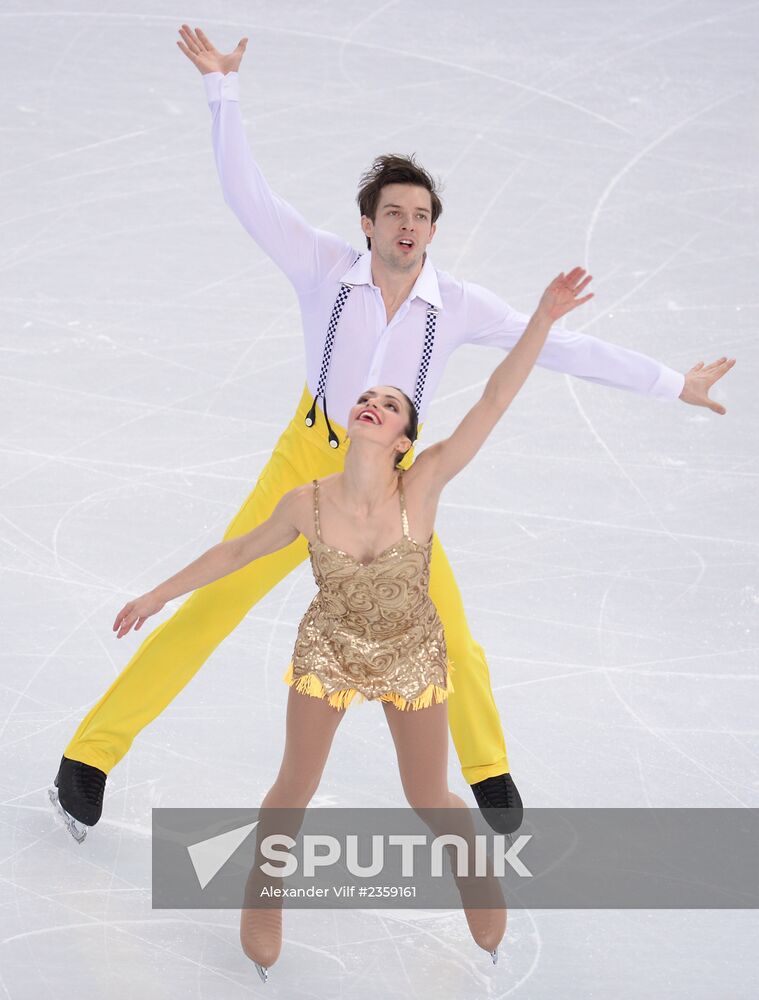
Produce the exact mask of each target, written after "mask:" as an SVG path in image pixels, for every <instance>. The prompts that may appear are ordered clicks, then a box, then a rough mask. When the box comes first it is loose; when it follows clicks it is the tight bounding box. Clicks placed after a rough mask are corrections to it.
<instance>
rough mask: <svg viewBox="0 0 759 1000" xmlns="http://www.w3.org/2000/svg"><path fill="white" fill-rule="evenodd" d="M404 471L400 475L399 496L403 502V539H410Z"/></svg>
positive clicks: (401, 470) (400, 471)
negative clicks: (404, 489)
mask: <svg viewBox="0 0 759 1000" xmlns="http://www.w3.org/2000/svg"><path fill="white" fill-rule="evenodd" d="M404 471H405V470H404V469H400V470H399V473H398V496H399V497H400V501H401V524H402V525H403V537H404V538H410V537H411V536H410V534H409V530H408V515H407V514H406V494H405V493H404V492H403V473H404Z"/></svg>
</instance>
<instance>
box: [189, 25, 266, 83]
mask: <svg viewBox="0 0 759 1000" xmlns="http://www.w3.org/2000/svg"><path fill="white" fill-rule="evenodd" d="M179 34H180V35H181V36H182V38H183V39H184V42H177V45H178V46H179V48H180V49H181V50H182V52H184V54H185V55H186V56H187V58H188V59H189V60H191V61H192V62H194V63H195V65H196V66H197V67H198V69H199V70H200V72H201V73H202V74H203V75H204V76H205V74H206V73H236V72H237V70H238V69H239V68H240V63H241V62H242V57H243V56H244V55H245V48H246V46H247V44H248V39H247V38H241V39H240V41H239V42H238V43H237V48H236V49H234V50H233V51H232V52H230V53H229V54H228V55H224V54H223V53H222V52H219V51H217V50H216V49H215V48H214V47H213V45H211V43H210V41H209V40H208V38H207V37H206V36H205V35H204V34H203V32H202V31H201V30H200V28H196V29H195V31H193V30H192V28H191V27H189V25H187V24H183V25H182V27H181V28H180V29H179Z"/></svg>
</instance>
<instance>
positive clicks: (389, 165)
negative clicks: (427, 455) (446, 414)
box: [356, 153, 443, 399]
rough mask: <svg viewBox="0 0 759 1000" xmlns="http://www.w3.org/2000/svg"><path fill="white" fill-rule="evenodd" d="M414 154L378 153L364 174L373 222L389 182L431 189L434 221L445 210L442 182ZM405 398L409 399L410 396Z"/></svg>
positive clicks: (361, 196)
mask: <svg viewBox="0 0 759 1000" xmlns="http://www.w3.org/2000/svg"><path fill="white" fill-rule="evenodd" d="M414 155H415V154H414V153H412V154H411V156H401V155H400V154H398V153H386V154H385V155H384V156H378V157H377V159H376V160H375V161H374V163H373V164H372V165H371V167H370V168H369V169H368V170H367V171H366V173H365V174H364V175H363V176H362V177H361V180H360V181H359V182H358V183H359V188H358V194H357V195H356V201H357V202H358V207H359V210H360V211H361V214H362V215H365V216H366V217H367V219H371V220H372V222H374V219H375V216H376V214H377V204H378V202H379V197H380V192H381V191H382V188H383V187H385V185H386V184H415V185H417V186H418V187H423V188H426V189H427V190H428V191H429V193H430V199H431V200H432V222H433V223H435V222H437V220H438V218H439V217H440V214H441V212H442V211H443V203H442V202H441V201H440V198H439V196H438V190H439V184H437V183H436V182H435V179H434V177H433V176H432V174H429V173H428V172H427V171H426V170H425V169H424V167H422V166H420V164H418V163H417V162H416V160H415V159H414ZM366 245H367V247H368V248H369V249H370V250H371V248H372V241H371V239H370V238H369V237H368V236H367V237H366ZM406 398H407V399H408V396H407V397H406Z"/></svg>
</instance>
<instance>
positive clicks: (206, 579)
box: [113, 267, 592, 981]
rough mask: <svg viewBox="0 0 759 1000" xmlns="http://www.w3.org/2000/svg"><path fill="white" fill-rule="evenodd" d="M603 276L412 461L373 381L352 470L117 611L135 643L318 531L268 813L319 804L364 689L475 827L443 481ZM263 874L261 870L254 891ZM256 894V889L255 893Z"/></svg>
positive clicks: (574, 292) (273, 924)
mask: <svg viewBox="0 0 759 1000" xmlns="http://www.w3.org/2000/svg"><path fill="white" fill-rule="evenodd" d="M590 280H591V276H590V275H586V273H585V271H584V270H583V269H582V268H579V267H576V268H574V269H573V270H572V271H570V272H569V274H567V275H565V274H564V273H562V274H560V275H559V276H558V277H556V278H555V279H554V280H553V281H552V282H551V284H550V285H549V286H548V288H547V289H546V290H545V292H544V293H543V295H542V297H541V299H540V303H539V305H538V308H537V309H536V311H535V312H534V314H533V315H532V317H531V318H530V321H529V323H528V325H527V327H526V329H525V331H524V333H523V334H522V336H521V338H520V339H519V341H518V342H517V344H516V345H515V346H514V347H513V348H512V350H511V351H510V352H509V354H508V355H507V356H506V357H505V359H504V360H503V361H502V362H501V363H500V364H499V365H498V367H497V368H496V369H495V371H494V372H493V374H492V375H491V376H490V379H489V381H488V383H487V385H486V387H485V390H484V392H483V395H482V398H481V399H480V400H479V402H478V403H476V404H475V405H474V406H473V407H472V408H471V410H470V411H469V412H468V413H467V414H466V416H465V417H464V419H463V420H462V421H461V423H460V424H459V425H458V427H457V428H456V430H455V431H454V432H453V434H451V436H450V437H449V438H447V439H446V440H444V441H440V442H438V443H436V444H434V445H432V446H430V447H429V448H426V449H425V450H424V451H423V452H421V454H419V455H418V457H417V458H416V459H415V461H414V462H413V463H412V465H411V467H410V468H409V469H408V470H407V471H405V472H404V470H403V469H399V468H398V462H399V461H400V460H401V459H402V457H403V455H404V454H405V452H406V451H407V450H408V449H409V448H411V446H412V444H413V442H414V439H415V437H416V425H417V415H416V412H415V409H414V406H413V403H412V402H411V400H409V398H408V397H407V396H406V394H405V393H404V392H402V391H400V390H399V389H397V388H395V387H393V386H375V387H373V388H372V389H369V390H367V391H366V392H364V393H363V394H362V395H361V396H360V397H359V399H358V400H357V402H356V405H355V406H354V407H353V408H352V409H351V412H350V419H349V423H348V431H349V436H350V448H349V449H348V452H347V455H346V459H345V467H344V471H343V472H342V473H338V474H336V475H332V476H329V477H327V478H326V479H322V480H321V481H318V480H314V482H313V483H307V484H305V485H303V486H299V487H297V488H295V489H293V490H290V491H289V492H288V493H286V494H285V495H284V496H283V497H282V498H281V500H280V501H279V503H278V504H277V507H276V508H275V510H274V512H273V513H272V515H271V517H269V518H268V520H266V521H264V522H263V523H262V524H260V525H258V526H257V527H256V528H255V529H254V530H253V531H251V532H249V533H248V534H245V535H242V536H240V537H238V538H231V539H228V540H227V541H224V542H221V543H219V544H218V545H214V546H213V547H212V548H210V549H209V550H208V551H207V552H205V553H204V554H203V555H202V556H200V558H199V559H196V560H195V561H194V562H192V563H190V564H189V565H188V566H186V567H185V568H184V569H183V570H181V571H180V572H179V573H177V574H176V575H175V576H173V577H171V578H170V579H168V580H166V581H165V582H164V583H161V584H159V586H158V587H156V588H155V590H152V591H150V592H149V593H147V594H144V595H143V596H141V597H139V598H137V599H136V600H133V601H129V603H128V604H126V605H125V606H124V607H123V608H122V610H121V611H120V612H119V613H118V615H117V616H116V620H115V622H114V625H113V630H114V631H115V632H117V634H118V638H121V637H122V636H124V635H126V634H127V632H129V630H130V629H131V628H132V626H134V627H135V629H139V628H140V627H141V626H142V624H143V623H144V622H145V621H146V620H147V619H148V618H149V617H150V616H151V615H154V614H155V613H156V612H157V611H160V610H161V608H163V606H164V604H165V603H166V601H169V600H172V599H173V598H175V597H178V596H179V595H180V594H185V593H187V592H188V591H191V590H195V589H196V588H198V587H202V586H204V585H206V584H208V583H211V582H212V581H214V580H217V579H219V578H220V577H222V576H226V575H227V574H229V573H233V572H235V571H236V570H239V569H241V568H242V567H243V566H246V565H247V564H248V563H250V562H252V561H253V560H255V559H258V558H260V557H261V556H264V555H268V554H269V553H271V552H275V551H276V550H278V549H280V548H283V547H284V546H286V545H289V544H290V543H291V542H293V541H294V540H295V539H296V538H297V537H298V534H302V535H304V536H305V538H306V539H307V540H308V547H309V553H310V557H311V565H312V568H313V572H314V578H315V580H316V583H317V586H318V588H319V589H318V593H317V594H316V596H315V597H314V599H313V601H312V602H311V605H310V606H309V608H308V610H307V611H306V613H305V615H304V616H303V618H302V620H301V622H300V625H299V627H298V634H297V639H296V642H295V649H294V653H293V658H292V663H291V664H290V667H289V669H288V671H287V673H286V674H285V680H286V681H287V683H288V684H289V685H290V691H289V695H288V703H287V720H286V742H285V750H284V756H283V759H282V763H281V765H280V769H279V773H278V775H277V779H276V781H275V782H274V785H273V786H272V787H271V789H270V790H269V792H268V794H267V795H266V797H265V798H264V800H263V802H262V804H261V808H262V809H266V808H282V809H284V808H292V809H296V810H298V809H305V807H306V806H307V804H308V802H309V801H310V799H311V797H312V796H313V795H314V793H315V792H316V789H317V787H318V785H319V781H320V778H321V774H322V771H323V769H324V765H325V763H326V760H327V755H328V753H329V749H330V746H331V744H332V739H333V737H334V734H335V732H336V730H337V726H338V725H339V723H340V720H341V719H342V717H343V712H344V709H345V708H346V706H347V705H348V704H349V703H350V701H351V700H352V699H353V698H354V697H356V696H359V697H360V698H361V700H364V699H370V700H379V701H381V702H382V705H383V708H384V711H385V715H386V718H387V722H388V726H389V728H390V732H391V735H392V738H393V742H394V744H395V749H396V754H397V758H398V766H399V770H400V777H401V782H402V784H403V790H404V793H405V795H406V798H407V800H408V802H409V804H410V806H411V807H412V808H414V809H415V810H422V809H424V810H435V809H455V810H464V811H465V813H459V814H458V815H459V816H460V815H464V814H465V815H466V822H467V831H465V832H467V833H468V835H469V836H473V835H474V827H473V824H472V823H471V818H470V817H469V815H468V812H466V805H465V803H464V802H463V800H462V799H461V798H459V797H458V796H457V795H454V794H453V793H452V792H450V791H449V789H448V782H447V753H448V720H447V695H448V692H449V691H451V690H453V687H452V684H451V679H450V675H449V664H448V660H447V653H446V645H445V637H444V634H443V628H442V624H441V621H440V619H439V617H438V614H437V611H436V608H435V605H434V604H433V603H432V601H431V600H430V597H429V594H428V582H429V569H430V555H431V547H432V536H433V531H434V525H435V513H436V511H437V506H438V501H439V499H440V494H441V491H442V489H443V487H444V486H445V485H446V483H448V482H449V481H450V480H451V479H452V478H453V477H454V476H455V475H456V474H457V473H458V472H460V471H461V469H463V468H464V466H465V465H466V464H467V463H468V462H470V461H471V460H472V459H473V458H474V456H475V455H476V454H477V452H478V451H479V449H480V448H481V446H482V444H483V443H484V441H485V440H486V439H487V437H488V435H489V434H490V433H491V431H492V430H493V428H494V427H495V425H496V424H497V423H498V421H499V420H500V418H501V417H502V415H503V414H504V412H505V411H506V409H507V408H508V406H509V404H510V403H511V401H512V400H513V399H514V397H515V396H516V394H517V393H518V392H519V390H520V388H521V387H522V385H523V384H524V382H525V380H526V378H527V376H528V375H529V373H530V371H531V369H532V367H533V365H534V364H535V360H536V358H537V357H538V355H539V353H540V351H541V349H542V347H543V344H544V342H545V339H546V337H547V335H548V332H549V330H550V328H551V326H552V324H553V323H554V321H555V320H557V319H559V318H560V317H561V316H564V315H565V314H566V313H568V312H570V311H571V310H572V309H575V308H576V307H577V306H579V305H581V304H582V303H583V302H586V301H587V300H588V299H590V298H592V293H589V294H587V295H585V296H584V297H582V298H580V297H579V296H580V295H581V293H582V292H583V290H584V289H585V288H586V286H587V285H588V283H589V282H590ZM399 532H402V535H401V537H400V538H399ZM417 539H422V541H418V540H417ZM449 815H453V814H449ZM422 818H423V819H425V821H427V820H426V817H425V816H424V815H423V816H422ZM259 825H263V824H259ZM428 825H429V824H428ZM434 832H435V833H436V834H437V833H439V832H440V831H438V830H436V831H434ZM447 832H450V831H447ZM261 839H262V835H261V836H259V843H260V840H261ZM255 872H256V868H255V866H254V869H253V871H252V873H251V879H249V881H248V889H249V890H250V888H251V885H252V882H251V880H253V882H255V878H256V876H255V874H254V873H255ZM258 877H259V879H260V876H258ZM459 888H460V891H462V890H461V886H459ZM464 897H465V892H462V898H464ZM258 898H259V899H260V898H261V897H260V894H259V897H258ZM491 898H493V899H494V900H495V899H497V902H496V903H495V905H494V908H493V909H489V910H486V909H467V907H466V905H464V910H465V914H466V918H467V922H468V924H469V927H470V930H471V932H472V936H473V937H474V939H475V941H476V942H477V944H478V945H480V947H482V948H484V949H485V950H487V951H488V952H489V953H490V954H491V956H492V958H493V961H494V962H495V960H496V958H497V946H498V943H499V942H500V940H501V938H502V937H503V934H504V932H505V928H506V911H505V906H504V904H503V897H502V895H501V894H500V888H498V890H497V892H495V893H493V894H492V897H491ZM248 899H249V895H248V893H247V892H246V904H247V901H248ZM281 920H282V918H281V909H272V908H265V909H262V908H258V909H256V908H246V909H244V910H243V911H242V916H241V925H240V935H241V941H242V945H243V948H244V950H245V953H246V954H247V955H248V957H250V958H251V959H252V960H253V961H254V963H255V964H256V967H257V969H258V972H259V974H260V975H261V978H262V979H264V981H265V980H266V978H267V976H268V973H267V968H268V966H269V965H271V964H272V963H273V962H275V961H276V959H277V958H278V956H279V952H280V948H281V935H282V923H281Z"/></svg>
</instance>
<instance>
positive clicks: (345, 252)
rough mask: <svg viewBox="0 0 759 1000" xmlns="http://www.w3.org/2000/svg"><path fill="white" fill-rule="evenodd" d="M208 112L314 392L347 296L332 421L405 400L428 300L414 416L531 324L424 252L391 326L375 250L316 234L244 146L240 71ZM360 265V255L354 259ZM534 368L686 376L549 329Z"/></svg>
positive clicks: (679, 385) (661, 390) (657, 390)
mask: <svg viewBox="0 0 759 1000" xmlns="http://www.w3.org/2000/svg"><path fill="white" fill-rule="evenodd" d="M203 85H204V87H205V92H206V98H207V100H208V105H209V107H210V109H211V113H212V137H213V149H214V156H215V159H216V167H217V170H218V173H219V178H220V180H221V187H222V192H223V195H224V200H225V201H226V203H227V204H228V205H229V207H230V208H231V209H232V211H233V212H234V213H235V215H236V216H237V218H238V219H239V220H240V222H241V223H242V225H243V226H244V227H245V229H246V230H247V231H248V232H249V233H250V235H251V236H252V237H253V239H254V240H255V241H256V243H258V245H259V246H260V247H261V249H262V250H263V251H264V252H265V253H266V254H267V255H268V256H269V257H270V258H271V259H272V260H273V261H274V262H275V263H276V264H277V265H278V266H279V267H280V268H281V270H282V271H283V272H284V273H285V275H286V276H287V277H288V278H289V280H290V282H291V283H292V285H293V288H294V289H295V292H296V294H297V296H298V300H299V302H300V310H301V317H302V323H303V334H304V338H305V350H306V380H307V382H308V387H309V389H310V390H311V392H312V393H316V389H317V383H318V379H319V371H320V367H321V361H322V353H323V350H324V342H325V339H326V335H327V327H328V324H329V319H330V315H331V313H332V307H333V306H334V303H335V299H336V297H337V294H338V292H339V290H340V285H341V283H342V282H345V283H346V284H349V285H351V286H353V287H352V291H351V293H350V296H349V298H348V301H347V303H346V305H345V308H344V310H343V313H342V316H341V319H340V323H339V326H338V329H337V334H336V336H335V342H334V347H333V350H332V360H331V364H330V369H329V377H328V379H327V388H326V396H327V407H328V412H329V415H330V418H332V419H334V420H335V421H337V422H338V423H339V424H341V425H342V426H343V427H345V426H346V425H347V422H348V413H349V411H350V408H351V407H352V406H354V405H355V403H356V400H357V398H358V396H359V395H360V394H361V392H363V390H364V389H366V388H368V387H370V386H372V385H395V386H398V387H399V388H400V389H403V391H404V392H405V393H407V394H408V395H409V396H410V397H411V398H412V399H413V396H414V388H415V385H416V379H417V373H418V370H419V362H420V359H421V355H422V345H423V342H424V332H425V315H426V311H427V307H428V304H432V305H434V306H435V307H437V310H438V313H437V324H436V333H435V343H434V348H433V351H432V358H431V361H430V365H429V371H428V374H427V380H426V383H425V389H424V395H423V397H422V401H421V406H420V411H419V419H420V420H421V421H423V420H424V419H425V416H426V413H427V409H428V407H429V404H430V401H431V400H432V398H433V396H434V394H435V390H436V389H437V386H438V383H439V381H440V378H441V376H442V374H443V369H444V368H445V365H446V363H447V361H448V358H449V357H450V355H451V354H452V353H453V351H455V350H456V348H457V347H460V346H461V345H462V344H483V345H485V346H487V347H501V348H503V349H504V350H509V349H510V348H511V347H513V346H514V344H515V343H516V342H517V341H518V340H519V338H520V336H521V335H522V333H523V331H524V329H525V327H526V325H527V322H528V320H529V316H528V315H526V314H525V313H520V312H517V311H516V310H515V309H512V308H511V306H509V305H507V303H506V302H504V301H503V300H502V299H500V298H499V297H498V296H497V295H495V294H494V293H493V292H490V291H488V289H487V288H483V287H482V286H481V285H476V284H474V283H472V282H470V281H460V280H459V279H457V278H455V277H453V275H450V274H448V273H446V272H445V271H441V270H439V269H438V268H436V267H435V266H434V265H433V263H432V261H431V260H430V256H429V250H428V252H427V256H426V259H425V262H424V266H423V267H422V270H421V272H420V274H419V277H418V278H417V280H416V283H415V284H414V287H413V288H412V289H411V292H410V294H409V296H408V298H407V299H406V301H405V302H404V303H403V304H402V305H401V307H400V308H399V309H398V311H397V312H396V313H395V315H394V316H393V318H392V320H391V321H390V322H389V323H388V322H387V314H386V312H385V305H384V302H383V300H382V293H381V292H380V289H379V288H378V287H377V286H376V285H375V284H374V282H373V281H372V271H371V252H370V251H368V250H366V251H364V252H363V253H362V255H361V256H360V257H359V251H358V250H356V249H354V248H353V247H352V246H351V245H350V244H349V243H346V242H345V240H343V239H341V238H340V237H339V236H336V235H334V234H333V233H328V232H324V231H323V230H320V229H315V228H314V227H313V226H311V225H310V224H309V223H308V222H306V220H305V219H304V218H303V217H302V216H301V215H300V213H299V212H298V211H296V209H294V208H293V207H292V206H291V205H289V204H288V203H287V202H286V201H284V200H283V199H282V198H280V197H279V196H278V195H277V194H275V193H274V192H273V191H272V190H271V188H270V187H269V185H268V184H267V182H266V180H265V178H264V176H263V174H262V173H261V170H260V169H259V167H258V164H257V163H256V161H255V159H254V158H253V155H252V153H251V151H250V148H249V146H248V142H247V140H246V137H245V130H244V127H243V122H242V116H241V114H240V104H239V78H238V74H237V73H227V74H226V75H224V74H222V73H219V72H217V73H207V74H205V75H204V76H203ZM357 258H358V259H357ZM537 364H539V365H541V366H542V367H544V368H549V369H551V370H553V371H557V372H566V373H567V374H570V375H575V376H577V377H578V378H582V379H585V380H587V381H590V382H599V383H600V384H602V385H608V386H612V387H614V388H619V389H627V390H630V391H632V392H636V393H639V394H640V395H643V396H649V397H651V398H653V399H660V400H671V399H677V397H678V396H679V395H680V393H681V392H682V389H683V384H684V376H683V375H682V374H681V373H680V372H677V371H675V370H674V369H672V368H668V367H667V366H666V365H662V364H660V363H659V362H658V361H655V360H654V359H653V358H650V357H647V356H646V355H644V354H639V353H638V352H637V351H631V350H629V349H627V348H624V347H619V346H617V345H615V344H610V343H607V342H606V341H603V340H599V339H598V338H597V337H593V336H590V335H589V334H584V333H573V332H571V331H569V330H564V329H557V328H556V327H554V328H552V329H551V332H550V333H549V335H548V338H547V340H546V343H545V345H544V346H543V350H542V351H541V353H540V355H539V356H538V359H537Z"/></svg>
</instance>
